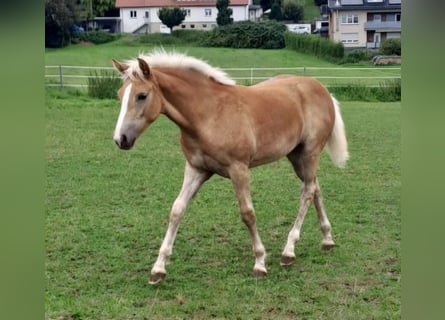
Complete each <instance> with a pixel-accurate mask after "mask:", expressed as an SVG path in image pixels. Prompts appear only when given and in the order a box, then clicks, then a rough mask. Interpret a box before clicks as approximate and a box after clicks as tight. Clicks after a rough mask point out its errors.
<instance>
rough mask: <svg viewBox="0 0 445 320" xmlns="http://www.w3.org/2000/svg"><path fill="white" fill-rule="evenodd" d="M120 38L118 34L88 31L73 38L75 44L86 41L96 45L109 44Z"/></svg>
mask: <svg viewBox="0 0 445 320" xmlns="http://www.w3.org/2000/svg"><path fill="white" fill-rule="evenodd" d="M118 37H119V35H118V34H115V33H110V32H106V31H88V32H78V33H76V34H75V35H74V36H73V42H75V43H76V42H79V41H85V42H91V43H94V44H101V43H107V42H111V41H114V40H116V39H117V38H118Z"/></svg>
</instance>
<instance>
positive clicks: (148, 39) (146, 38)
mask: <svg viewBox="0 0 445 320" xmlns="http://www.w3.org/2000/svg"><path fill="white" fill-rule="evenodd" d="M208 35H209V32H208V31H202V30H174V31H173V32H172V33H171V34H164V33H149V34H144V35H140V36H138V37H137V38H136V39H137V40H136V41H135V42H137V44H140V43H143V44H153V45H188V46H190V45H196V46H198V45H200V44H202V43H205V42H206V39H207V38H208Z"/></svg>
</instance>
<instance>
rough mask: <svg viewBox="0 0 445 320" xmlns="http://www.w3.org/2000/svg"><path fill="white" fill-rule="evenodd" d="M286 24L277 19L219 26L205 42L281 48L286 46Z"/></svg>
mask: <svg viewBox="0 0 445 320" xmlns="http://www.w3.org/2000/svg"><path fill="white" fill-rule="evenodd" d="M285 31H286V26H285V25H284V24H283V23H280V22H276V21H263V22H251V21H242V22H236V23H233V24H229V25H225V26H222V27H217V28H215V29H213V30H212V31H210V32H209V36H208V38H207V39H206V40H205V42H204V43H203V44H204V45H206V46H209V47H229V48H254V49H280V48H284V46H285V41H284V32H285Z"/></svg>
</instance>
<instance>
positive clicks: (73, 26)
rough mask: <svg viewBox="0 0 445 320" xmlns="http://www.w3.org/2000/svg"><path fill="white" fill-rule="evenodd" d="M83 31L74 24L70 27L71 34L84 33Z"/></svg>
mask: <svg viewBox="0 0 445 320" xmlns="http://www.w3.org/2000/svg"><path fill="white" fill-rule="evenodd" d="M84 31H85V30H84V29H83V28H82V27H81V26H78V25H76V24H73V25H72V26H71V32H72V33H78V32H84Z"/></svg>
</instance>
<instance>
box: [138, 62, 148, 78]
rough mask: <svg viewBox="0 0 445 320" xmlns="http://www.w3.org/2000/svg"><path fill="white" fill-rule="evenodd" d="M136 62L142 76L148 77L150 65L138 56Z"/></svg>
mask: <svg viewBox="0 0 445 320" xmlns="http://www.w3.org/2000/svg"><path fill="white" fill-rule="evenodd" d="M138 62H139V68H140V69H141V71H142V74H143V75H144V77H145V78H148V77H150V67H149V66H148V63H147V61H145V60H144V59H141V58H138Z"/></svg>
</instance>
